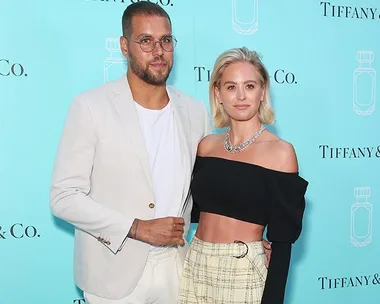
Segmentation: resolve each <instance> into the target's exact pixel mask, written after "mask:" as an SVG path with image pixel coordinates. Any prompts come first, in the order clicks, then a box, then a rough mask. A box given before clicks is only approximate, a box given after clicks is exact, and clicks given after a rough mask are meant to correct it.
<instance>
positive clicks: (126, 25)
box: [122, 1, 171, 38]
mask: <svg viewBox="0 0 380 304" xmlns="http://www.w3.org/2000/svg"><path fill="white" fill-rule="evenodd" d="M133 16H160V17H166V18H168V20H169V23H170V25H171V20H170V17H169V15H168V13H167V12H166V11H165V10H164V9H163V8H162V7H161V6H159V5H158V4H154V3H152V2H149V1H140V2H135V3H133V4H131V5H128V7H127V8H126V9H125V11H124V13H123V18H122V27H123V36H125V37H127V38H129V37H131V34H132V17H133Z"/></svg>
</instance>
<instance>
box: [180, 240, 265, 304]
mask: <svg viewBox="0 0 380 304" xmlns="http://www.w3.org/2000/svg"><path fill="white" fill-rule="evenodd" d="M265 262H266V257H265V253H264V248H263V245H262V242H261V241H259V242H250V243H244V242H241V241H235V242H234V243H227V244H226V243H208V242H204V241H202V240H200V239H198V238H196V237H194V238H193V240H192V242H191V244H190V248H189V251H188V253H187V256H186V259H185V265H184V269H183V272H182V278H181V285H180V293H179V299H178V303H179V304H206V303H207V304H214V303H215V304H216V303H217V304H246V303H249V304H260V303H261V298H262V295H263V291H264V286H265V280H266V276H267V268H266V267H265Z"/></svg>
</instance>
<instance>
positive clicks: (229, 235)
mask: <svg viewBox="0 0 380 304" xmlns="http://www.w3.org/2000/svg"><path fill="white" fill-rule="evenodd" d="M263 231H264V227H263V226H261V225H257V224H252V223H248V222H243V221H240V220H237V219H234V218H230V217H226V216H223V215H219V214H213V213H205V212H201V214H200V217H199V224H198V229H197V232H196V234H195V236H196V237H197V238H198V239H200V240H202V241H205V242H210V243H233V242H234V241H235V240H239V241H243V242H246V243H248V242H255V241H261V240H262V238H263Z"/></svg>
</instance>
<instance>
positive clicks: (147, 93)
mask: <svg viewBox="0 0 380 304" xmlns="http://www.w3.org/2000/svg"><path fill="white" fill-rule="evenodd" d="M127 81H128V83H129V87H130V89H131V92H132V96H133V99H134V100H135V101H136V102H137V103H138V104H140V105H141V106H143V107H144V108H147V109H152V110H160V109H162V108H164V107H165V106H166V105H167V104H168V102H169V96H168V94H167V92H166V84H164V85H157V86H156V85H151V84H149V83H146V82H145V81H143V80H142V79H140V78H139V77H138V76H136V75H135V74H133V73H131V72H128V73H127Z"/></svg>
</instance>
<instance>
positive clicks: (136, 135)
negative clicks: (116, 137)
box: [109, 77, 153, 191]
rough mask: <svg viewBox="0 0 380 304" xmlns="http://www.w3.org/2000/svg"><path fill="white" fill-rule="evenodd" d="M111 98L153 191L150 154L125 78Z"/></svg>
mask: <svg viewBox="0 0 380 304" xmlns="http://www.w3.org/2000/svg"><path fill="white" fill-rule="evenodd" d="M109 98H110V101H111V103H112V104H113V106H114V108H115V110H116V112H117V114H118V116H119V117H120V121H121V123H122V125H123V127H124V130H125V132H126V134H127V136H128V138H129V141H130V143H131V148H132V149H133V150H134V151H135V153H136V156H137V157H138V159H139V161H140V164H141V167H142V170H143V171H144V174H145V176H146V178H147V181H148V183H149V186H150V187H151V189H152V191H153V182H152V174H151V172H150V167H149V158H148V152H147V150H146V146H145V142H144V137H143V134H142V131H141V125H140V121H139V117H138V114H137V111H136V107H135V105H134V100H133V97H132V93H131V90H130V88H129V84H128V81H127V80H126V78H125V77H122V78H120V79H119V80H117V81H116V82H115V86H114V89H113V90H112V92H111V93H110V96H109Z"/></svg>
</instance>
